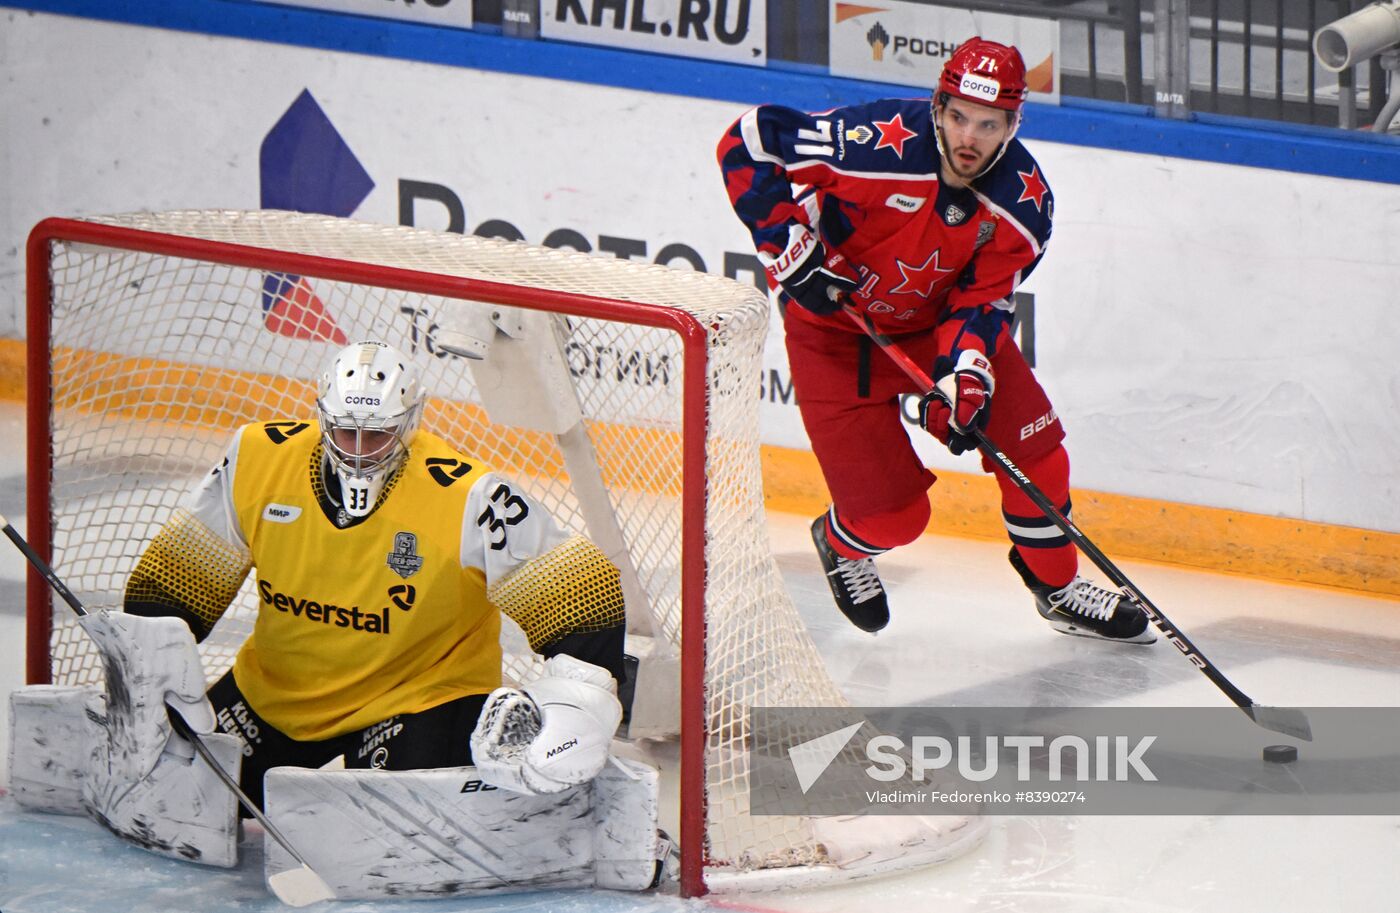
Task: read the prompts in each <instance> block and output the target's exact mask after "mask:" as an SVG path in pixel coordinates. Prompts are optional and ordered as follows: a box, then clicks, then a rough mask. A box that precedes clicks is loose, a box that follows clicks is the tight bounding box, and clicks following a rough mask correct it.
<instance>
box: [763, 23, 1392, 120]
mask: <svg viewBox="0 0 1400 913" xmlns="http://www.w3.org/2000/svg"><path fill="white" fill-rule="evenodd" d="M835 2H836V0H770V3H769V16H768V35H769V39H768V40H769V51H768V53H769V62H770V66H779V67H781V66H796V67H799V68H804V69H805V68H808V67H812V68H821V67H825V65H826V63H827V41H828V34H827V28H828V26H827V23H828V22H829V21H830V20H829V14H830V4H831V3H835ZM916 2H917V0H916ZM929 2H930V3H932V4H933V5H937V6H943V7H955V8H960V9H966V10H969V11H970V12H973V13H976V12H992V13H1003V14H1010V15H1018V16H1031V17H1037V18H1046V19H1054V20H1056V21H1058V22H1059V24H1060V57H1061V61H1060V76H1061V85H1060V91H1061V93H1062V94H1064V95H1070V96H1077V97H1082V98H1095V99H1104V100H1108V101H1120V102H1127V103H1130V104H1149V105H1153V106H1155V107H1156V108H1157V110H1158V113H1160V114H1163V115H1165V116H1175V117H1184V116H1188V115H1189V114H1190V113H1191V112H1210V113H1216V114H1229V115H1239V116H1243V117H1255V118H1265V119H1270V120H1278V121H1288V122H1293V123H1305V124H1320V125H1327V126H1344V127H1355V126H1358V125H1359V124H1361V125H1364V124H1366V123H1370V122H1371V121H1372V120H1374V119H1375V117H1376V116H1377V114H1378V113H1379V111H1380V109H1381V106H1382V105H1383V103H1384V101H1385V95H1386V93H1385V91H1384V89H1385V85H1386V77H1385V72H1384V71H1383V70H1382V69H1381V66H1380V64H1379V63H1378V62H1377V61H1376V60H1375V59H1372V60H1368V61H1365V62H1364V63H1363V64H1361V65H1360V66H1357V67H1355V68H1353V69H1352V70H1349V71H1344V72H1342V73H1341V74H1335V75H1334V74H1332V73H1330V72H1328V71H1326V70H1325V69H1323V68H1321V67H1319V66H1318V65H1317V62H1316V59H1315V58H1314V56H1313V53H1312V36H1313V35H1314V34H1315V33H1316V31H1317V30H1318V29H1319V28H1321V27H1322V26H1324V25H1326V24H1327V23H1329V22H1332V21H1335V20H1336V19H1340V18H1341V17H1343V16H1345V15H1347V14H1349V13H1351V12H1354V11H1356V10H1358V9H1360V8H1361V7H1363V6H1365V5H1366V3H1367V2H1369V0H929ZM1372 87H1375V89H1376V90H1375V91H1372Z"/></svg>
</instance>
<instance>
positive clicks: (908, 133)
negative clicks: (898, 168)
mask: <svg viewBox="0 0 1400 913" xmlns="http://www.w3.org/2000/svg"><path fill="white" fill-rule="evenodd" d="M875 129H876V130H879V131H880V140H879V142H877V143H876V144H875V149H876V151H877V152H878V151H879V150H881V149H885V148H889V149H893V150H894V154H895V155H896V156H898V157H899V158H901V159H902V158H904V144H905V143H906V142H908V141H909V140H911V139H913V138H914V137H915V136H916V135H917V134H915V133H914V131H913V130H910V129H909V128H908V127H906V126H904V115H902V114H896V115H895V116H894V117H892V118H890V119H889V120H877V121H875Z"/></svg>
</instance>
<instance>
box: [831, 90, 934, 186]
mask: <svg viewBox="0 0 1400 913" xmlns="http://www.w3.org/2000/svg"><path fill="white" fill-rule="evenodd" d="M818 116H819V117H820V116H821V115H818ZM825 116H826V117H829V118H831V129H832V141H833V143H834V144H835V146H836V159H837V167H838V168H840V169H841V170H842V171H869V172H876V173H882V174H929V173H931V172H932V171H933V166H934V163H936V162H937V161H938V155H937V148H936V145H935V142H934V138H933V121H932V115H931V113H930V111H929V103H928V99H927V98H921V99H914V98H884V99H880V100H879V101H873V102H870V103H868V104H864V105H852V106H851V107H848V108H837V109H836V110H835V111H832V112H831V113H830V114H829V115H825Z"/></svg>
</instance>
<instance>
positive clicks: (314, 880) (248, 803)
mask: <svg viewBox="0 0 1400 913" xmlns="http://www.w3.org/2000/svg"><path fill="white" fill-rule="evenodd" d="M0 527H3V528H4V532H5V535H6V536H8V537H9V539H10V541H11V542H13V543H14V544H15V548H17V549H19V550H20V552H21V553H22V554H23V555H24V557H25V558H27V559H28V560H29V563H30V564H32V565H34V569H35V570H37V571H38V572H39V573H40V574H42V575H43V577H44V579H45V580H47V581H48V582H49V586H51V587H53V590H54V592H55V593H57V594H58V595H59V596H61V597H62V598H63V601H64V602H66V603H68V607H69V608H71V609H72V610H73V611H74V612H76V613H77V615H78V617H79V618H83V617H85V616H87V615H88V614H89V612H88V610H87V609H85V608H83V604H82V603H81V602H79V601H78V597H76V596H74V595H73V593H72V591H71V590H69V589H68V587H67V585H65V584H64V582H63V581H62V580H60V579H59V577H58V574H57V573H55V572H54V569H53V568H52V567H50V566H49V563H48V562H47V561H45V560H44V559H43V558H41V557H39V554H38V553H37V552H35V551H34V549H32V548H30V547H29V543H28V542H26V541H24V537H23V536H21V535H20V534H19V531H18V530H16V529H15V528H14V527H13V526H11V525H10V521H9V520H6V519H5V516H4V514H0ZM166 709H167V710H168V711H169V716H170V725H171V726H172V727H173V728H174V730H175V731H176V732H177V733H179V735H180V737H181V738H183V739H185V740H186V741H188V742H189V743H190V744H191V745H193V746H194V750H195V752H196V753H197V754H198V755H199V756H200V757H201V758H203V759H204V763H206V764H208V765H209V766H210V767H211V768H213V770H214V773H215V774H216V775H217V776H218V777H219V779H220V780H222V781H223V782H224V785H225V786H227V787H228V788H229V789H231V790H232V791H233V794H234V795H235V796H237V797H238V801H239V803H241V804H242V806H243V807H244V808H246V809H247V810H248V811H249V812H250V813H251V814H252V816H253V817H254V818H256V819H257V820H258V822H259V823H260V824H261V825H262V826H263V828H265V829H266V830H267V832H268V834H270V835H271V836H272V839H273V840H276V841H277V842H278V843H279V844H281V846H282V849H284V850H286V851H287V852H288V853H289V854H291V857H292V858H293V859H295V860H296V861H297V862H299V863H301V868H298V869H288V870H287V871H285V872H278V873H277V874H276V875H273V876H271V877H269V878H268V879H267V885H268V887H269V888H271V889H272V893H273V894H275V895H277V899H278V900H280V901H282V902H283V903H284V904H287V905H288V906H290V907H304V906H306V905H307V904H313V903H316V902H317V901H321V900H332V899H334V897H335V892H334V891H332V890H331V888H330V885H328V884H326V882H325V881H324V880H323V879H322V878H321V876H320V875H317V874H316V873H315V872H313V871H312V870H311V866H309V865H307V863H306V860H305V859H303V858H302V856H301V854H300V853H298V852H297V851H296V850H294V849H293V848H292V845H291V844H290V843H288V842H287V838H285V837H283V836H282V832H281V831H279V830H278V829H277V826H276V825H274V824H273V823H272V822H271V821H269V820H268V818H267V816H266V815H264V814H263V812H262V809H260V808H258V807H257V806H256V805H255V804H253V800H252V799H249V798H248V796H247V794H246V793H244V792H243V790H242V789H241V788H239V786H238V783H237V782H236V781H235V780H234V779H233V777H232V776H230V775H229V772H228V771H226V770H224V768H223V767H222V766H221V765H220V764H219V762H218V761H217V760H216V759H215V758H214V755H213V753H212V752H210V751H209V746H208V745H206V744H204V739H203V738H201V737H200V735H199V733H197V732H195V731H194V729H192V728H191V727H190V724H189V723H187V722H185V718H184V717H183V716H181V715H180V712H179V711H178V710H176V709H175V708H173V707H171V706H170V705H169V704H167V705H166Z"/></svg>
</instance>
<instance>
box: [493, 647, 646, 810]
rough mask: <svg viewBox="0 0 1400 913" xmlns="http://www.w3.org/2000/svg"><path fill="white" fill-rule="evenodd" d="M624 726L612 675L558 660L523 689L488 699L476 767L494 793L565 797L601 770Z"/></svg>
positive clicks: (566, 659) (564, 656)
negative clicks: (496, 788)
mask: <svg viewBox="0 0 1400 913" xmlns="http://www.w3.org/2000/svg"><path fill="white" fill-rule="evenodd" d="M621 721H622V705H621V704H620V703H619V702H618V700H617V683H616V682H615V680H614V679H613V677H612V675H611V674H610V673H609V672H608V671H607V670H606V669H602V668H600V667H598V666H595V665H593V664H592V663H586V662H584V661H583V660H581V659H575V658H574V657H572V656H569V655H567V654H560V655H559V656H555V657H552V658H551V659H549V660H547V661H546V662H545V664H544V674H543V675H541V676H540V677H539V678H538V679H536V680H535V681H533V682H531V683H530V684H528V685H526V686H525V687H524V688H523V689H516V688H497V689H496V690H495V691H493V692H491V694H490V695H489V696H488V697H487V698H486V705H485V706H484V707H483V708H482V711H481V718H480V719H479V720H477V724H476V729H475V730H473V732H472V735H471V748H472V762H473V763H474V764H475V765H476V769H477V773H478V774H480V775H481V779H482V780H484V781H485V782H487V783H489V784H491V785H492V786H499V787H502V788H503V789H509V790H514V791H515V792H519V793H529V794H533V795H548V794H550V793H557V792H562V791H563V790H566V789H568V788H569V787H571V786H578V785H579V784H581V783H587V782H588V781H589V780H592V779H593V778H594V777H596V776H597V775H598V773H599V772H600V771H601V770H602V769H603V766H604V765H605V764H607V762H608V749H609V746H610V745H611V743H612V737H613V733H614V732H616V731H617V725H618V723H620V722H621Z"/></svg>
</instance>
